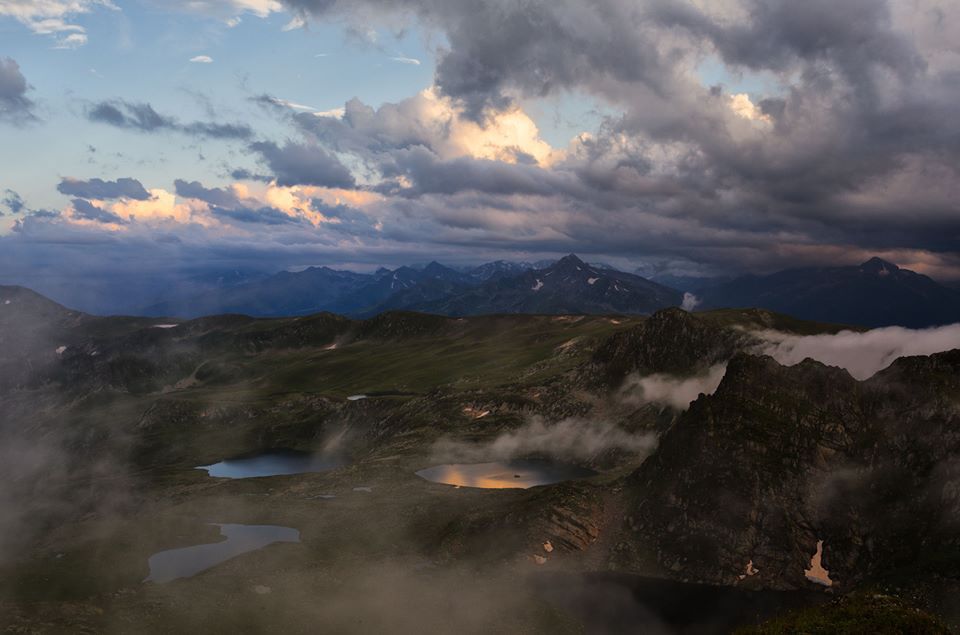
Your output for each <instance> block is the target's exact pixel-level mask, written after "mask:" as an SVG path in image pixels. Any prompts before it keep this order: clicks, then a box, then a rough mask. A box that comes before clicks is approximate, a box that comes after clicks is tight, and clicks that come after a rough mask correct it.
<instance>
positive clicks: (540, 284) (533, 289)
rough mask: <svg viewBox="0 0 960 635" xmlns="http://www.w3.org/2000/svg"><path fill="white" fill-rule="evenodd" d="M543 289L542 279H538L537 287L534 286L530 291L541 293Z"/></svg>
mask: <svg viewBox="0 0 960 635" xmlns="http://www.w3.org/2000/svg"><path fill="white" fill-rule="evenodd" d="M542 288H543V282H541V281H540V279H539V278H538V279H537V284H535V285H533V286H532V287H530V290H531V291H539V290H540V289H542Z"/></svg>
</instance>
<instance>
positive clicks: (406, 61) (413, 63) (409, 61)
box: [390, 57, 420, 66]
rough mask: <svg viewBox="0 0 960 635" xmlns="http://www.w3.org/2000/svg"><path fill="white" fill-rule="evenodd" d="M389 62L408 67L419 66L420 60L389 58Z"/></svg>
mask: <svg viewBox="0 0 960 635" xmlns="http://www.w3.org/2000/svg"><path fill="white" fill-rule="evenodd" d="M390 60H391V61H394V62H397V63H398V64H409V65H410V66H420V60H418V59H416V58H413V57H391V58H390Z"/></svg>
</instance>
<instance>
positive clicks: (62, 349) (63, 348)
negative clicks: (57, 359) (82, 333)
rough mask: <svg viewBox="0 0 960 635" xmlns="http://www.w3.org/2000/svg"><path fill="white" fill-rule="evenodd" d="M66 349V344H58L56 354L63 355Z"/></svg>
mask: <svg viewBox="0 0 960 635" xmlns="http://www.w3.org/2000/svg"><path fill="white" fill-rule="evenodd" d="M66 350H67V347H66V346H59V347H57V355H63V354H64V352H66Z"/></svg>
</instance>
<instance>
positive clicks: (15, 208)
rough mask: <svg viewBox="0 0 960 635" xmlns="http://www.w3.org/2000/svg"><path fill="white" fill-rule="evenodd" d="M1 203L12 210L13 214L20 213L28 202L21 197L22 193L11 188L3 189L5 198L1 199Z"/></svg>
mask: <svg viewBox="0 0 960 635" xmlns="http://www.w3.org/2000/svg"><path fill="white" fill-rule="evenodd" d="M0 205H3V206H4V207H6V208H7V209H8V210H10V213H11V214H19V213H20V212H22V211H23V210H24V209H25V208H26V204H25V203H24V202H23V199H22V198H20V195H19V194H17V193H16V192H14V191H13V190H11V189H6V190H4V191H3V198H2V199H0Z"/></svg>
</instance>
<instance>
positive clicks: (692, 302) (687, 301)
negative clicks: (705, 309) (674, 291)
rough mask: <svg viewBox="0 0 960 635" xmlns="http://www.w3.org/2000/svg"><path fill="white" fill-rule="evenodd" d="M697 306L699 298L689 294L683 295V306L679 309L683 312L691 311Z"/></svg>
mask: <svg viewBox="0 0 960 635" xmlns="http://www.w3.org/2000/svg"><path fill="white" fill-rule="evenodd" d="M699 305H700V298H698V297H697V296H695V295H693V294H692V293H689V292H686V293H684V294H683V304H681V305H680V308H682V309H683V310H684V311H693V310H694V309H695V308H697V307H698V306H699Z"/></svg>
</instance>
